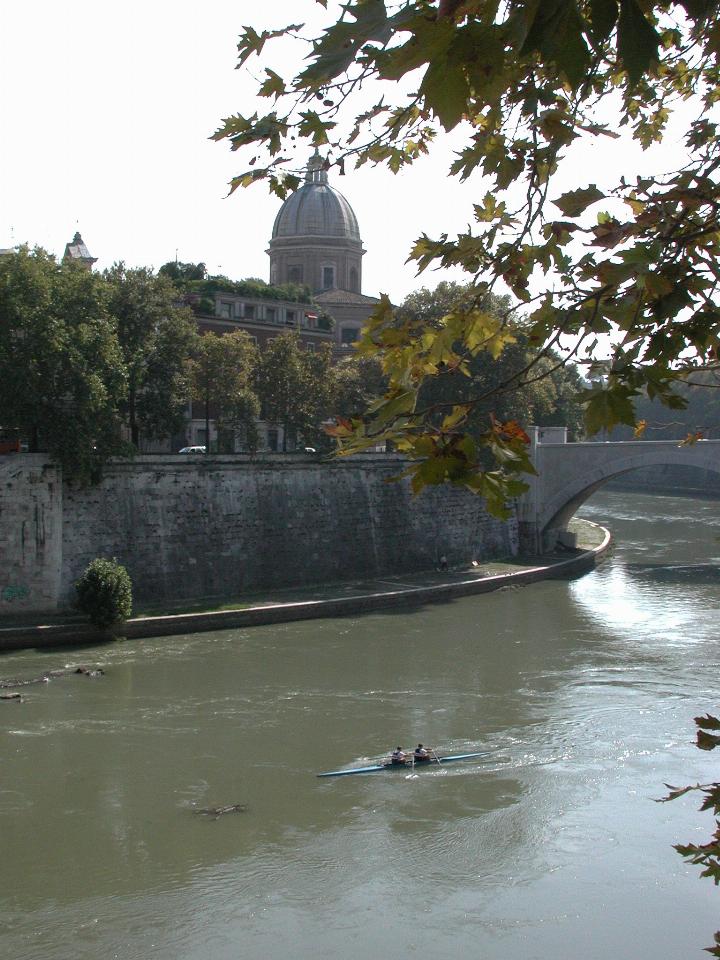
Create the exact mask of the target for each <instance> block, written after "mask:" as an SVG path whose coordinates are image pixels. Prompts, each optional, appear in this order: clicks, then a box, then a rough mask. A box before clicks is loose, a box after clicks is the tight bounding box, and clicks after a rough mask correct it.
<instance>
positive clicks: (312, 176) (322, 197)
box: [272, 152, 361, 243]
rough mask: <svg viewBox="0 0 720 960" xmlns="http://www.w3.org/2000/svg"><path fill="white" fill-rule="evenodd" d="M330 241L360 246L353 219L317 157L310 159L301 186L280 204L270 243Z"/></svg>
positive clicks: (356, 223)
mask: <svg viewBox="0 0 720 960" xmlns="http://www.w3.org/2000/svg"><path fill="white" fill-rule="evenodd" d="M286 237H287V238H289V237H334V238H339V239H345V240H354V241H355V242H357V243H360V242H361V241H360V229H359V227H358V222H357V217H356V216H355V214H354V212H353V208H352V207H351V206H350V204H349V203H348V201H347V200H346V199H345V197H344V196H343V195H342V194H341V193H340V192H339V191H337V190H335V189H333V187H331V186H330V185H329V184H328V176H327V172H326V171H325V170H324V169H323V159H322V157H321V156H320V154H319V153H317V152H316V153H315V155H314V156H313V157H311V158H310V162H309V164H308V169H307V173H306V175H305V183H304V184H303V185H302V186H301V187H300V188H299V189H298V190H296V191H295V193H292V194H291V195H290V196H289V197H288V198H287V200H286V201H285V202H284V203H283V205H282V206H281V207H280V210H279V211H278V215H277V216H276V217H275V223H274V225H273V231H272V239H273V240H277V239H281V238H286Z"/></svg>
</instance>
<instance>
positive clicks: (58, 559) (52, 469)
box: [0, 454, 63, 613]
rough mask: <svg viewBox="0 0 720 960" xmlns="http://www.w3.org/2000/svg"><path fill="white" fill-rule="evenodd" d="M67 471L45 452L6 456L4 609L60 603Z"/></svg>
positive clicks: (1, 472)
mask: <svg viewBox="0 0 720 960" xmlns="http://www.w3.org/2000/svg"><path fill="white" fill-rule="evenodd" d="M62 495H63V489H62V474H61V471H60V469H59V468H58V467H56V466H54V465H52V464H50V463H48V462H47V460H46V458H45V457H44V456H42V455H39V454H10V455H7V456H3V457H0V613H2V612H3V611H4V612H10V613H13V612H17V611H22V610H42V609H47V608H52V607H54V606H55V605H56V604H57V600H58V596H59V594H60V592H61V586H60V576H61V567H62Z"/></svg>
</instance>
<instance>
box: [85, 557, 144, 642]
mask: <svg viewBox="0 0 720 960" xmlns="http://www.w3.org/2000/svg"><path fill="white" fill-rule="evenodd" d="M75 590H76V591H77V604H76V605H77V608H78V610H80V611H81V612H82V613H85V614H87V616H88V617H89V618H90V622H91V623H93V624H95V626H96V627H103V628H104V627H110V626H112V624H114V623H122V622H123V621H124V620H127V619H128V617H129V616H130V614H131V613H132V582H131V580H130V575H129V574H128V572H127V570H126V569H125V567H123V566H122V564H120V563H118V562H117V560H115V559H113V560H102V559H100V558H98V559H97V560H93V561H92V563H90V564H89V565H88V567H87V569H86V570H85V572H84V573H83V575H82V576H81V577H80V579H79V580H78V581H77V582H76V583H75Z"/></svg>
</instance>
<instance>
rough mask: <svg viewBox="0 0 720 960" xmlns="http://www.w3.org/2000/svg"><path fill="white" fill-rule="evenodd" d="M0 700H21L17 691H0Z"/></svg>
mask: <svg viewBox="0 0 720 960" xmlns="http://www.w3.org/2000/svg"><path fill="white" fill-rule="evenodd" d="M0 700H22V697H21V696H20V694H19V693H0Z"/></svg>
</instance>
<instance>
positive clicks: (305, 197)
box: [268, 150, 365, 293]
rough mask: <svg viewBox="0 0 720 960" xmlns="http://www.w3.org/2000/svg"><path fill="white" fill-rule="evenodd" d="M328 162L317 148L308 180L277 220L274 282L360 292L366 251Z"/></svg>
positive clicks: (272, 246) (272, 243) (272, 247)
mask: <svg viewBox="0 0 720 960" xmlns="http://www.w3.org/2000/svg"><path fill="white" fill-rule="evenodd" d="M327 166H328V164H327V162H326V161H325V160H323V158H322V157H321V156H320V154H319V152H318V151H317V150H316V151H315V153H314V154H313V156H312V157H311V158H310V160H309V162H308V165H307V170H306V172H305V181H304V183H303V184H302V185H301V186H300V187H299V188H298V189H297V190H296V191H295V192H294V193H292V194H290V196H289V197H288V198H287V199H286V200H285V201H284V203H283V205H282V206H281V207H280V210H279V211H278V214H277V216H276V217H275V223H274V225H273V231H272V239H271V240H270V247H269V250H268V253H269V255H270V282H271V283H305V284H307V285H308V286H309V287H310V288H311V289H312V290H313V292H316V293H317V292H319V291H321V290H329V289H339V290H349V291H353V292H358V293H359V292H360V287H361V259H362V256H363V254H364V252H365V251H364V250H363V248H362V241H361V239H360V229H359V227H358V222H357V217H356V216H355V213H354V211H353V209H352V207H351V206H350V204H349V202H348V201H347V200H346V199H345V197H344V196H343V195H342V194H341V193H340V192H339V191H338V190H335V189H334V187H331V186H330V184H329V183H328V174H327Z"/></svg>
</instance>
